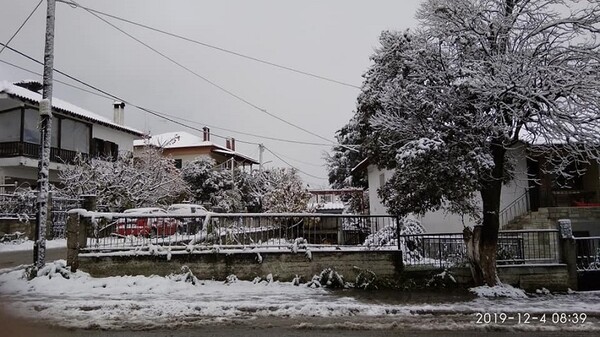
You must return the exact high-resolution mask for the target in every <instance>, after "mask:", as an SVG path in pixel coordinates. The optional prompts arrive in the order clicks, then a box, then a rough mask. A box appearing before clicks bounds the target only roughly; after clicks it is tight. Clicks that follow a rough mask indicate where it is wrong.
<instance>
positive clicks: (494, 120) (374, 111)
mask: <svg viewBox="0 0 600 337" xmlns="http://www.w3.org/2000/svg"><path fill="white" fill-rule="evenodd" d="M418 18H419V19H420V22H421V26H420V28H419V29H418V30H416V31H415V32H408V31H407V32H403V33H399V32H383V33H382V35H381V38H380V41H381V47H380V48H379V49H377V50H376V52H375V54H374V55H373V57H372V59H373V61H374V65H373V66H372V67H371V68H370V69H369V70H368V72H367V73H366V75H365V82H364V84H363V89H362V93H361V95H360V96H359V99H358V112H357V115H356V117H355V118H356V119H357V120H359V121H360V122H361V123H363V128H365V127H367V128H369V129H370V131H372V132H371V133H370V134H369V136H368V137H367V140H366V141H365V147H366V148H367V153H368V154H369V156H370V158H371V160H372V161H373V162H374V163H376V164H377V165H378V166H380V167H382V168H388V169H395V174H394V175H393V177H392V178H391V179H390V181H388V182H387V183H386V184H385V186H383V188H381V189H380V191H379V193H380V195H381V196H382V198H383V200H384V202H385V203H386V205H387V206H388V207H389V209H390V211H391V212H392V213H394V214H396V215H406V214H408V213H424V212H427V211H431V210H437V209H441V208H444V209H447V210H449V211H453V212H457V213H461V214H467V215H470V216H472V217H474V218H475V219H478V220H479V221H480V222H481V224H482V226H477V227H475V229H474V230H473V231H472V232H471V231H468V230H467V231H466V232H465V237H466V238H468V239H469V241H468V244H469V246H470V248H471V257H472V262H473V263H472V265H473V275H474V278H475V281H476V282H477V283H478V284H484V283H485V284H488V285H490V286H491V285H495V284H496V283H497V280H498V279H497V274H496V247H497V241H498V230H499V207H500V193H501V188H502V184H503V183H505V182H507V181H509V180H510V179H511V178H512V175H513V174H514V171H513V167H512V165H511V163H510V161H509V160H508V159H507V150H508V149H509V148H511V147H513V146H515V145H517V144H519V143H520V142H526V143H529V144H537V145H538V146H536V147H535V148H536V150H537V151H539V153H540V154H544V155H545V156H547V157H550V158H552V160H549V161H548V162H549V163H552V164H553V165H548V166H545V167H543V169H544V170H546V171H547V172H553V173H555V174H564V172H565V170H564V169H565V167H566V166H567V165H568V164H570V163H573V162H588V161H600V153H599V152H600V151H599V149H600V126H599V125H600V121H599V119H600V81H599V80H600V67H599V65H600V54H599V51H600V50H599V43H600V41H599V40H598V39H597V38H598V33H599V31H600V30H599V29H600V27H599V23H600V1H598V0H588V1H584V2H578V1H569V0H539V1H538V0H536V1H531V0H428V1H426V2H425V3H424V4H423V5H422V7H421V9H420V11H419V12H418ZM567 174H568V173H567ZM476 194H479V196H480V197H481V200H482V203H481V207H480V206H479V205H478V203H477V202H476V201H475V195H476Z"/></svg>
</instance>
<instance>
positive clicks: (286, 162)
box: [264, 146, 328, 180]
mask: <svg viewBox="0 0 600 337" xmlns="http://www.w3.org/2000/svg"><path fill="white" fill-rule="evenodd" d="M264 148H265V150H267V151H269V152H270V153H271V154H272V155H274V156H275V157H276V158H277V159H279V160H281V161H282V162H284V163H285V164H286V165H288V166H289V167H291V168H293V169H295V170H298V172H300V173H302V174H304V175H306V176H309V177H311V178H315V179H319V180H328V179H327V178H323V177H318V176H315V175H312V174H310V173H307V172H305V171H302V170H301V169H299V168H297V167H296V166H294V165H292V164H290V163H289V162H288V161H286V160H285V159H283V158H281V157H280V156H279V155H278V154H276V153H275V152H273V151H271V149H269V148H268V147H266V146H265V147H264Z"/></svg>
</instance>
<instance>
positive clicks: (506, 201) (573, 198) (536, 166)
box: [353, 144, 600, 233]
mask: <svg viewBox="0 0 600 337" xmlns="http://www.w3.org/2000/svg"><path fill="white" fill-rule="evenodd" d="M521 145H522V146H519V147H516V148H513V149H510V150H509V151H508V155H509V156H512V157H513V162H514V165H515V167H514V172H515V173H516V176H515V177H514V179H513V180H512V181H511V182H510V183H509V184H507V185H503V186H502V194H501V201H500V226H502V227H505V226H507V225H509V223H510V222H511V221H513V220H518V218H519V217H521V216H523V215H525V214H531V212H537V211H538V210H539V209H546V208H552V207H574V206H579V207H585V206H600V204H599V203H600V199H599V198H600V175H599V165H598V163H597V162H595V161H590V163H589V164H586V167H579V170H580V172H583V174H582V175H581V176H579V177H575V178H574V179H573V180H571V181H569V182H561V181H560V179H555V177H554V176H552V175H550V174H547V173H544V172H543V171H542V170H541V167H543V164H544V162H545V161H546V160H547V159H546V158H544V157H543V156H535V153H536V151H532V150H534V149H535V147H536V145H531V144H521ZM353 171H366V173H367V178H368V184H369V210H370V213H371V214H387V208H386V207H385V205H383V202H382V200H381V198H380V197H379V195H378V194H377V191H378V189H379V188H380V187H381V186H383V185H384V184H385V183H386V182H387V181H388V180H389V179H390V178H391V177H392V175H393V173H394V171H391V170H381V169H379V168H378V167H377V166H376V165H373V164H371V163H370V162H369V160H368V158H367V159H365V160H363V161H362V162H361V163H359V164H358V165H357V166H356V167H355V168H354V169H353ZM406 192H409V191H406ZM476 197H477V198H478V199H479V196H478V195H477V196H476ZM544 214H547V212H546V211H545V213H544ZM540 217H543V216H540ZM417 219H419V220H420V221H421V223H422V225H423V226H424V227H425V229H426V230H427V232H433V233H441V232H461V231H462V229H463V225H467V226H472V225H474V224H475V223H474V221H473V219H470V218H468V217H465V218H463V217H461V216H460V215H458V214H453V213H446V212H444V211H437V212H429V213H426V214H425V215H423V216H417ZM540 224H541V225H548V224H549V223H548V222H547V221H545V220H544V221H541V222H540ZM529 225H531V224H529ZM529 225H526V226H529ZM533 226H535V224H534V225H533ZM586 226H587V225H586ZM530 227H531V226H530ZM573 229H574V230H581V231H584V230H587V229H585V228H584V227H580V228H578V226H576V224H575V223H574V226H573Z"/></svg>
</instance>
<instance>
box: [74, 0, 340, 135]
mask: <svg viewBox="0 0 600 337" xmlns="http://www.w3.org/2000/svg"><path fill="white" fill-rule="evenodd" d="M72 3H74V4H76V5H77V3H75V2H74V1H72ZM88 13H90V14H91V15H93V16H95V17H96V18H98V19H99V20H101V21H103V22H105V23H106V24H108V25H109V26H111V27H113V28H114V29H116V30H118V31H119V32H121V33H123V34H125V35H126V36H128V37H129V38H131V39H133V40H134V41H136V42H138V43H140V44H141V45H143V46H145V47H146V48H148V49H150V50H151V51H153V52H155V53H156V54H158V55H160V56H162V57H163V58H165V59H167V60H168V61H170V62H171V63H173V64H175V65H177V66H178V67H180V68H182V69H184V70H186V71H187V72H189V73H190V74H192V75H194V76H196V77H198V78H200V79H202V80H203V81H205V82H206V83H208V84H210V85H212V86H214V87H215V88H217V89H219V90H221V91H223V92H224V93H226V94H228V95H230V96H231V97H233V98H235V99H237V100H239V101H241V102H243V103H245V104H246V105H248V106H250V107H252V108H254V109H256V110H258V111H260V112H263V113H265V114H267V115H269V116H271V117H273V118H275V119H277V120H279V121H281V122H283V123H285V124H288V125H290V126H293V127H295V128H297V129H299V130H302V131H304V132H306V133H308V134H311V135H313V136H315V137H318V138H320V139H323V140H325V141H327V142H329V143H331V144H333V145H336V143H335V142H334V141H332V140H330V139H327V138H325V137H323V136H321V135H319V134H316V133H314V132H312V131H310V130H308V129H306V128H303V127H301V126H299V125H296V124H294V123H292V122H289V121H287V120H285V119H283V118H281V117H279V116H277V115H275V114H273V113H270V112H269V111H267V110H266V109H264V108H261V107H259V106H258V105H256V104H254V103H252V102H250V101H248V100H247V99H245V98H243V97H241V96H239V95H237V94H236V93H234V92H232V91H230V90H228V89H226V88H225V87H223V86H221V85H219V84H217V83H216V82H213V81H211V80H209V79H208V78H206V77H204V76H202V75H200V74H198V73H197V72H195V71H193V70H191V69H190V68H188V67H186V66H184V65H183V64H181V63H179V62H177V61H176V60H174V59H173V58H171V57H169V56H167V55H166V54H164V53H162V52H160V51H158V50H157V49H156V48H154V47H152V46H150V45H149V44H147V43H145V42H144V41H142V40H140V39H138V38H136V37H135V36H133V35H131V34H129V33H127V32H126V31H124V30H123V29H121V28H119V27H117V26H115V25H114V24H112V23H111V22H109V21H107V20H106V19H104V18H102V17H100V16H99V15H98V14H96V13H93V12H91V11H88Z"/></svg>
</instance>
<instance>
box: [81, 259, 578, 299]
mask: <svg viewBox="0 0 600 337" xmlns="http://www.w3.org/2000/svg"><path fill="white" fill-rule="evenodd" d="M311 254H312V260H309V259H308V257H307V256H306V254H304V253H303V252H299V253H297V254H294V253H292V252H291V251H290V252H268V253H260V258H259V255H258V254H257V253H254V252H236V253H210V252H205V253H194V254H189V253H187V252H173V253H172V255H171V257H170V260H167V257H166V255H137V256H126V255H125V256H123V255H118V253H113V254H112V255H113V256H101V255H100V254H81V255H79V266H80V268H81V269H82V270H84V271H86V272H88V273H90V274H91V275H93V276H96V277H106V276H116V275H146V276H150V275H161V276H165V275H169V274H171V273H179V272H181V267H183V266H188V267H189V268H190V270H191V271H192V272H193V273H194V275H196V277H198V278H199V279H215V280H225V279H226V278H227V276H229V275H232V274H235V275H236V276H237V277H238V278H239V279H241V280H253V279H254V278H256V277H260V278H263V279H264V278H266V276H267V275H268V274H272V275H273V279H274V280H276V281H282V282H287V281H291V280H292V279H294V278H295V277H296V275H298V276H299V277H301V280H302V282H308V281H310V280H311V279H312V277H313V276H314V275H318V274H319V273H321V271H322V270H323V269H326V268H332V269H334V270H336V271H337V272H338V273H339V274H341V275H342V276H343V277H344V280H345V281H346V282H355V280H356V278H357V276H358V275H359V274H360V273H361V272H363V276H368V275H366V274H365V272H366V271H367V270H368V271H371V272H373V273H375V275H376V283H377V285H378V286H379V287H382V286H383V287H386V286H387V287H395V288H401V289H407V290H408V289H416V288H426V287H440V286H441V287H448V286H450V287H469V286H472V278H471V272H470V270H469V268H453V269H451V270H450V274H451V275H452V278H453V279H454V280H455V281H456V283H454V282H450V281H449V279H439V277H437V276H436V275H440V273H443V272H444V270H443V269H439V268H434V267H430V266H429V267H428V266H418V267H416V266H403V264H402V255H401V253H400V252H398V251H346V252H332V251H325V252H322V251H321V252H319V251H315V252H312V253H311ZM260 259H262V262H260V263H259V260H260ZM498 274H499V277H500V280H501V281H502V282H504V283H508V284H511V285H514V286H517V287H519V288H522V289H525V290H527V291H532V292H533V291H535V290H536V289H541V288H547V289H549V290H551V291H566V290H567V289H568V288H569V277H568V272H567V266H566V265H564V264H554V265H522V266H518V265H512V266H500V267H498Z"/></svg>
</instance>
